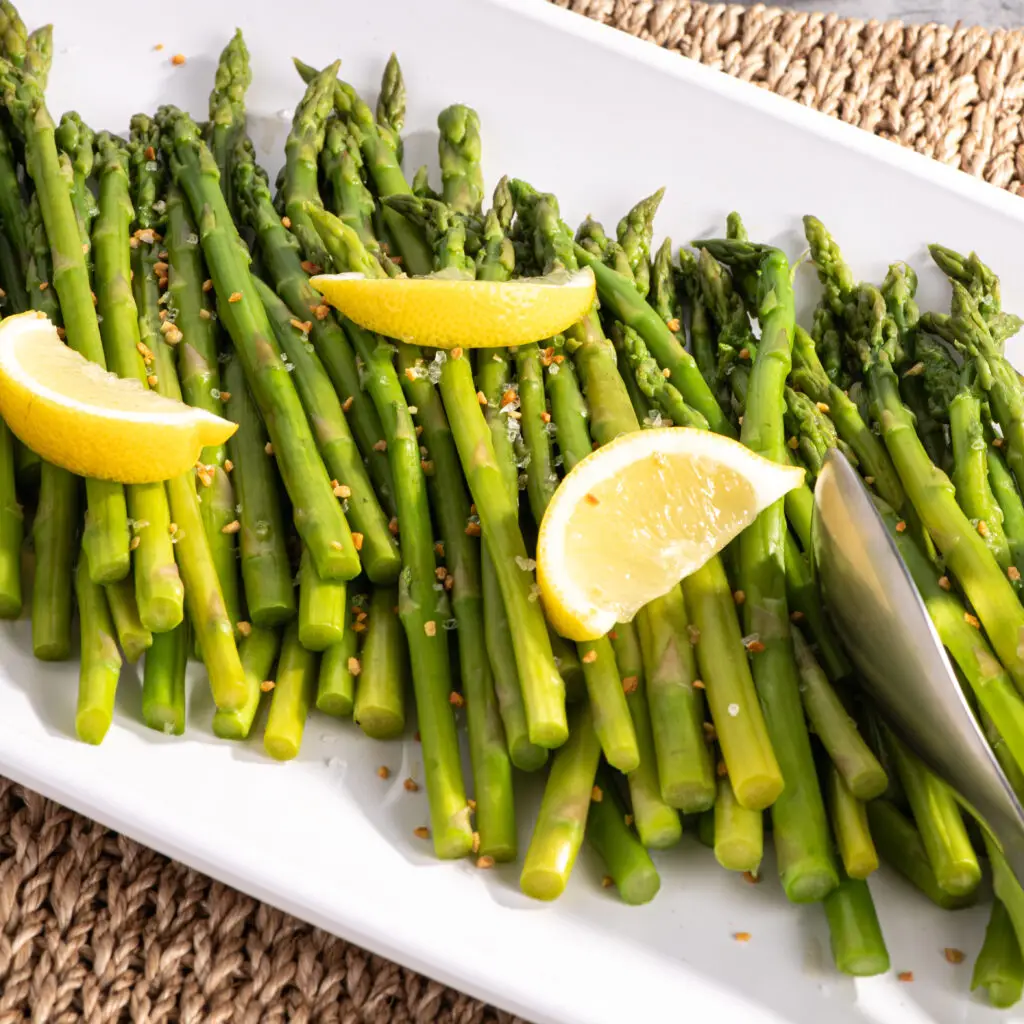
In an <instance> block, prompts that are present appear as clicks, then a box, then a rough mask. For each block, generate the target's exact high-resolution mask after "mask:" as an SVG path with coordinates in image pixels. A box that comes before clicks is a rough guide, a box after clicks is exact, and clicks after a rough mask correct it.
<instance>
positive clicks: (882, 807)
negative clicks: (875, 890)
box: [867, 800, 974, 910]
mask: <svg viewBox="0 0 1024 1024" xmlns="http://www.w3.org/2000/svg"><path fill="white" fill-rule="evenodd" d="M867 812H868V823H869V824H870V826H871V836H872V838H873V839H874V841H875V845H876V846H877V847H878V852H879V853H880V854H881V855H882V858H883V859H884V860H885V861H887V862H888V863H889V864H890V865H892V867H894V868H895V869H896V870H897V871H898V872H899V873H900V874H901V875H903V877H904V878H906V879H907V881H908V882H910V883H911V884H912V885H914V886H915V887H916V888H918V889H919V890H920V891H921V892H922V893H924V895H925V896H927V897H928V899H930V900H931V901H932V902H933V903H935V904H937V905H938V906H940V907H942V909H943V910H956V909H958V908H960V907H966V906H970V904H971V903H973V902H974V895H973V893H972V894H970V895H967V896H951V895H950V894H949V893H948V892H946V890H945V889H943V888H942V887H941V886H940V885H939V883H938V880H937V879H936V877H935V871H934V869H933V868H932V865H931V862H930V860H929V859H928V854H927V852H926V850H925V847H924V843H923V842H922V840H921V835H920V833H919V832H918V831H917V829H916V828H915V827H914V825H913V824H912V823H911V822H910V821H909V820H908V819H907V818H905V817H904V816H903V814H902V813H901V812H900V811H899V810H898V809H897V808H896V806H895V805H893V804H891V803H890V802H889V801H888V800H872V801H871V802H870V803H869V804H868V805H867Z"/></svg>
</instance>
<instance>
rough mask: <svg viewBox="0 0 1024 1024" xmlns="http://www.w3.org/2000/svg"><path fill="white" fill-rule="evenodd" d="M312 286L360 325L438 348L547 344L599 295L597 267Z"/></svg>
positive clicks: (330, 278) (332, 279)
mask: <svg viewBox="0 0 1024 1024" xmlns="http://www.w3.org/2000/svg"><path fill="white" fill-rule="evenodd" d="M312 283H313V287H314V288H316V289H317V290H318V291H319V292H320V293H321V294H322V295H323V296H324V298H325V299H326V300H327V301H328V303H330V304H331V305H332V306H334V307H335V308H336V309H338V310H339V311H340V312H342V313H344V314H345V316H347V317H348V318H349V319H350V320H353V321H354V322H355V323H357V324H359V326H360V327H364V328H366V330H368V331H374V332H375V333H377V334H383V335H385V336H386V337H388V338H397V339H398V340H399V341H404V342H408V343H409V344H410V345H423V346H429V347H432V348H455V347H459V348H494V347H509V348H515V347H516V346H517V345H525V344H528V343H529V342H531V341H541V340H542V339H544V338H550V337H553V336H554V335H556V334H560V333H561V332H562V331H564V330H566V329H567V328H569V327H571V326H572V325H573V324H574V323H576V322H577V321H579V320H580V319H582V318H583V316H585V315H586V313H587V312H588V311H589V309H590V307H591V306H592V305H593V304H594V297H595V294H596V289H595V284H594V274H593V272H592V271H591V270H589V269H585V270H581V271H579V272H578V273H573V274H552V275H549V276H548V277H536V278H519V279H516V280H514V281H473V280H466V279H463V278H459V277H445V276H444V275H443V273H442V274H438V275H433V276H430V277H396V278H380V279H377V278H368V277H363V275H362V274H321V275H319V276H318V277H314V278H313V279H312Z"/></svg>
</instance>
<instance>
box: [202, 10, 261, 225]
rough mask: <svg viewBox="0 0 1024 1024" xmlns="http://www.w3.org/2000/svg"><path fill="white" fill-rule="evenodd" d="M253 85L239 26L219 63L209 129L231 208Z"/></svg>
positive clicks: (247, 55) (212, 97)
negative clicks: (248, 95) (238, 147)
mask: <svg viewBox="0 0 1024 1024" xmlns="http://www.w3.org/2000/svg"><path fill="white" fill-rule="evenodd" d="M251 84H252V71H251V69H250V67H249V50H248V48H247V47H246V45H245V40H244V39H243V38H242V30H241V29H236V30H235V34H234V35H233V36H232V37H231V40H230V41H229V42H228V44H227V46H225V47H224V49H223V50H222V51H221V55H220V60H219V61H218V62H217V70H216V72H215V77H214V82H213V90H212V91H211V92H210V120H209V122H208V124H207V129H206V141H207V143H208V145H209V147H210V152H211V153H212V154H213V159H214V160H215V161H216V163H217V170H218V171H219V172H220V187H221V190H222V191H223V193H224V198H225V199H226V200H227V204H228V208H229V209H231V210H234V209H235V204H234V199H233V196H232V187H233V175H232V167H231V162H232V160H233V158H234V152H235V147H236V145H237V143H238V140H239V139H240V138H241V137H242V136H244V135H245V94H246V92H247V91H248V89H249V86H250V85H251Z"/></svg>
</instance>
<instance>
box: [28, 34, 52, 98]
mask: <svg viewBox="0 0 1024 1024" xmlns="http://www.w3.org/2000/svg"><path fill="white" fill-rule="evenodd" d="M52 66H53V26H52V25H41V26H40V27H39V28H37V29H35V30H33V31H32V32H30V33H29V34H28V38H27V39H26V40H25V71H26V72H27V73H28V74H30V75H31V76H32V77H33V78H34V79H35V80H36V81H37V82H38V83H39V86H40V88H42V89H45V88H46V83H47V81H48V80H49V78H50V68H51V67H52Z"/></svg>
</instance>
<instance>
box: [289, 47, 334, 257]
mask: <svg viewBox="0 0 1024 1024" xmlns="http://www.w3.org/2000/svg"><path fill="white" fill-rule="evenodd" d="M340 66H341V61H335V62H334V63H333V64H332V65H331V66H330V67H327V68H324V70H323V71H321V72H319V73H318V74H317V75H316V76H315V77H314V78H313V79H312V80H311V81H310V82H309V84H308V86H307V87H306V92H305V95H303V97H302V99H301V100H300V101H299V104H298V106H297V107H296V108H295V117H294V119H293V120H292V129H291V131H290V132H289V133H288V139H287V141H286V142H285V144H284V152H285V165H284V172H283V176H282V179H281V200H282V203H283V205H284V212H285V215H286V216H287V217H288V219H289V220H290V221H291V230H292V232H293V233H294V235H295V237H296V238H297V239H298V241H299V249H300V250H301V251H302V254H303V256H304V257H305V258H306V259H307V260H309V261H310V262H311V263H314V264H315V265H316V266H317V267H326V266H327V265H328V263H329V257H328V255H327V251H326V250H325V249H324V245H323V242H321V241H320V235H319V234H318V233H317V230H316V228H315V227H314V225H313V223H312V222H311V221H310V217H309V213H308V211H307V209H306V206H307V204H312V205H314V206H319V205H321V203H320V192H319V188H318V186H317V174H318V159H319V156H320V150H321V149H322V148H323V145H324V131H325V128H326V125H327V115H328V114H329V113H330V112H331V108H332V107H333V105H334V85H335V82H336V81H337V77H338V68H339V67H340Z"/></svg>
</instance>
